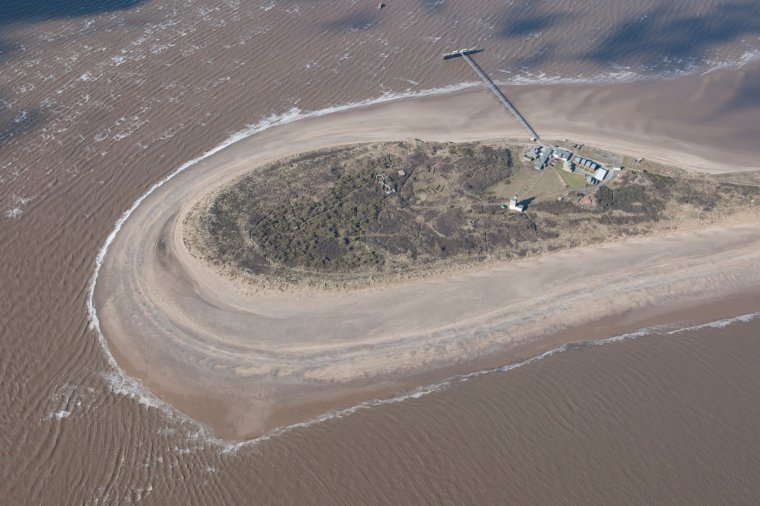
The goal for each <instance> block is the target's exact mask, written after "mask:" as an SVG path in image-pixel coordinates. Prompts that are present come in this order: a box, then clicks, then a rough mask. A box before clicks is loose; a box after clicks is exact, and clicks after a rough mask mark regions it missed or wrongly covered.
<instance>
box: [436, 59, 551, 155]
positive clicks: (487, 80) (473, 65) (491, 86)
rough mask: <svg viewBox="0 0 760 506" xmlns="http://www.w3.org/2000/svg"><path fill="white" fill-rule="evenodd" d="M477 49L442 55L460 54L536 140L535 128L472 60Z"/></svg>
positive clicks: (532, 138)
mask: <svg viewBox="0 0 760 506" xmlns="http://www.w3.org/2000/svg"><path fill="white" fill-rule="evenodd" d="M479 52H480V50H479V49H460V50H459V51H452V52H451V53H448V54H445V55H443V59H444V60H448V59H451V58H456V57H458V56H461V57H462V58H464V59H465V61H466V62H467V63H468V64H469V65H470V67H472V70H474V71H475V73H476V74H477V75H478V77H480V79H482V80H483V82H484V83H486V86H488V88H489V89H490V90H491V91H492V92H493V94H494V95H496V98H498V99H499V101H500V102H501V103H502V105H504V107H506V108H507V110H508V111H509V112H511V113H512V115H513V116H514V117H515V118H517V121H519V122H520V124H521V125H522V126H524V127H525V129H526V130H527V131H528V132H529V133H530V138H531V140H533V141H536V140H538V138H539V137H538V134H537V133H536V131H535V130H533V128H532V127H531V126H530V125H529V124H528V122H527V121H526V119H525V118H523V116H522V114H520V113H519V112H518V111H517V109H515V106H513V105H512V102H510V101H509V100H507V97H505V96H504V94H503V93H502V92H501V90H500V89H499V88H497V87H496V85H495V84H494V82H493V81H492V80H491V78H490V77H488V76H487V75H486V73H485V72H483V70H482V69H481V68H480V67H479V66H478V64H477V63H475V60H473V59H472V58H471V57H470V55H471V54H475V53H479Z"/></svg>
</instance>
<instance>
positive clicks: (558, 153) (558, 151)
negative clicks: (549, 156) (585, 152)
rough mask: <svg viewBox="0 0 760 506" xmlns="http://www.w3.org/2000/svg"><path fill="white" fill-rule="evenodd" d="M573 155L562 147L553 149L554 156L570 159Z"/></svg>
mask: <svg viewBox="0 0 760 506" xmlns="http://www.w3.org/2000/svg"><path fill="white" fill-rule="evenodd" d="M572 157H573V154H572V153H571V152H570V151H568V150H566V149H563V148H555V149H554V158H561V159H562V160H570V158H572Z"/></svg>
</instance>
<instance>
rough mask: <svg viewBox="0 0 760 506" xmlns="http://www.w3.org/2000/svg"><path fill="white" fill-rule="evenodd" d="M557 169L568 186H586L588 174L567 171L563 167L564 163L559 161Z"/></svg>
mask: <svg viewBox="0 0 760 506" xmlns="http://www.w3.org/2000/svg"><path fill="white" fill-rule="evenodd" d="M556 171H557V174H559V177H561V178H562V181H564V182H565V185H566V186H568V187H570V188H578V187H583V186H586V176H584V175H583V174H578V173H575V172H567V171H566V170H564V169H562V165H561V164H559V163H558V164H557V167H556Z"/></svg>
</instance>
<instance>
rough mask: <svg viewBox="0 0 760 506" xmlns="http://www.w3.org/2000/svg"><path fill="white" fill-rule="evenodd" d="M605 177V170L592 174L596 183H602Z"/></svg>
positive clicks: (600, 169) (597, 170)
mask: <svg viewBox="0 0 760 506" xmlns="http://www.w3.org/2000/svg"><path fill="white" fill-rule="evenodd" d="M606 177H607V169H602V168H599V169H596V172H594V179H596V180H598V181H604V178H606Z"/></svg>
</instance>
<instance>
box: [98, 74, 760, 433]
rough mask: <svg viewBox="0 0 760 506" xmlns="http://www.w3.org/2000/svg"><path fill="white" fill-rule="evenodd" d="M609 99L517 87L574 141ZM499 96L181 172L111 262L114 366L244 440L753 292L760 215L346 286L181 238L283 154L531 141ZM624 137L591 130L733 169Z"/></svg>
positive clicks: (360, 113) (421, 108)
mask: <svg viewBox="0 0 760 506" xmlns="http://www.w3.org/2000/svg"><path fill="white" fill-rule="evenodd" d="M703 79H704V78H703ZM637 88H638V87H637V86H633V85H630V86H628V89H626V90H619V91H618V93H627V94H628V95H627V96H628V101H627V102H625V104H626V107H627V108H628V109H629V112H627V113H626V114H627V117H628V119H629V120H630V121H632V122H634V121H635V120H636V119H637V117H635V116H633V115H632V114H633V113H632V112H630V111H633V110H634V109H635V107H633V106H632V105H631V104H633V103H635V102H636V96H635V95H631V94H632V93H633V92H634V91H635V90H636V89H637ZM549 91H551V92H553V93H552V94H549ZM598 93H599V91H598V90H595V91H593V92H592V91H589V90H587V89H584V88H582V87H570V89H565V88H563V87H557V88H555V89H553V90H546V89H544V88H541V87H537V88H535V89H524V90H521V93H520V94H518V95H519V97H520V99H521V103H522V104H524V106H523V108H524V109H525V110H526V111H530V114H531V116H530V117H536V118H539V119H540V118H542V117H543V116H542V115H546V116H551V117H553V118H554V119H555V124H556V127H555V128H556V130H548V132H547V134H548V135H554V136H562V134H564V133H568V132H569V131H570V130H571V129H573V128H577V131H581V132H582V131H586V132H589V131H593V130H594V129H596V130H597V132H601V128H600V127H599V126H596V125H593V124H591V125H583V124H581V123H579V122H577V120H576V122H574V123H572V126H571V120H570V118H571V117H572V116H573V114H572V111H573V109H574V107H573V105H575V107H580V104H583V103H585V101H586V98H587V97H588V96H590V95H592V94H598ZM494 102H495V99H494V97H492V96H490V95H489V94H488V93H486V92H484V91H482V90H478V91H471V92H466V93H456V94H451V95H446V96H437V97H429V98H423V99H414V100H411V99H410V100H404V101H400V102H398V103H388V104H381V105H376V106H372V107H366V108H359V109H354V110H350V111H345V112H337V113H332V114H327V115H324V116H320V117H317V118H312V119H306V120H301V121H296V122H293V123H290V124H287V125H283V126H277V127H273V128H271V129H269V130H266V131H264V132H262V133H260V134H257V135H254V136H252V137H250V138H249V139H246V140H244V141H241V142H239V143H237V144H235V145H233V146H232V147H230V148H227V149H226V150H223V151H221V152H219V153H218V154H216V155H214V156H212V157H209V158H207V159H205V160H203V161H202V162H200V163H198V164H197V165H195V166H192V167H190V168H189V169H187V170H185V171H184V172H182V173H180V174H178V175H177V176H176V177H174V178H173V179H171V180H170V181H168V182H167V183H166V184H164V185H163V186H161V187H160V188H158V189H157V190H156V191H154V192H153V193H152V194H150V195H149V196H148V197H147V198H146V199H145V200H144V201H143V202H142V203H141V204H140V205H139V206H138V207H137V208H136V209H135V210H134V212H133V213H132V214H131V215H130V217H129V218H128V220H127V221H126V223H125V224H124V225H123V227H122V228H121V230H120V232H119V234H118V236H117V238H116V240H115V241H114V242H113V243H112V244H111V246H110V248H109V251H108V255H107V256H106V259H105V262H104V264H103V267H102V268H101V271H100V273H99V277H98V284H97V287H96V299H95V302H96V308H97V310H98V316H99V320H100V326H101V330H102V331H103V333H104V335H105V337H106V340H107V341H108V343H109V346H110V347H111V348H112V349H113V350H114V353H115V354H116V355H117V356H118V357H119V358H120V360H121V362H120V363H121V364H124V365H127V369H128V371H129V372H130V373H131V374H133V375H135V376H137V377H138V378H141V379H143V380H144V381H145V383H146V384H147V385H149V386H150V387H151V388H152V389H153V390H154V391H155V392H157V393H158V394H159V395H160V396H161V397H163V398H165V399H166V400H168V401H169V402H170V403H172V404H175V405H181V407H180V409H182V410H183V412H185V413H186V414H189V415H190V416H192V417H193V418H196V419H198V420H200V421H202V422H203V423H205V424H207V425H208V426H209V427H211V428H212V429H213V431H214V432H215V433H216V434H217V435H219V436H220V437H224V438H231V439H243V438H250V437H254V436H259V435H261V434H263V433H266V432H267V431H270V430H272V429H275V428H276V427H278V426H283V425H291V424H295V423H299V422H304V421H307V420H308V419H309V418H311V417H314V416H317V415H320V414H321V413H323V412H325V411H329V410H335V409H343V408H347V407H349V406H351V405H354V404H356V403H357V400H360V401H362V400H365V399H370V398H373V397H376V396H381V397H382V396H388V395H393V394H398V393H400V391H403V390H409V389H413V388H414V387H416V386H424V385H425V383H420V384H415V382H414V380H415V379H416V380H418V381H419V380H420V379H421V378H424V379H425V380H426V381H427V382H428V383H435V382H437V381H440V380H442V379H444V378H445V377H447V376H448V375H451V374H452V373H462V372H467V371H472V370H477V369H476V364H478V363H482V362H484V361H493V359H494V357H498V359H499V360H501V361H502V362H505V361H509V359H510V357H514V356H515V348H516V347H517V346H520V347H521V349H522V353H523V354H524V353H525V352H526V351H528V350H531V349H532V350H533V351H534V352H536V353H537V352H538V351H539V350H542V349H545V348H546V342H547V341H548V340H551V342H553V343H554V344H555V345H557V341H556V338H555V339H552V338H551V337H550V336H552V335H554V334H556V333H557V332H558V331H560V330H565V329H568V328H573V327H579V326H581V325H584V324H589V323H590V322H594V321H599V320H601V319H604V318H609V317H612V316H616V315H620V314H623V313H626V312H632V311H639V312H641V314H642V315H643V314H646V312H647V311H650V312H651V311H653V309H654V312H655V313H657V312H659V313H660V314H663V313H668V312H672V311H674V310H676V309H683V308H686V307H689V306H694V305H696V304H704V303H706V302H712V303H716V302H719V301H720V300H722V299H724V298H726V297H729V296H732V295H735V294H737V293H744V292H748V291H751V290H753V289H754V287H755V286H757V283H758V281H760V267H758V266H760V262H759V260H760V233H759V232H760V226H758V225H757V224H756V217H754V216H752V215H750V216H745V217H744V218H743V220H744V221H745V223H743V224H741V220H740V223H739V224H727V226H723V227H713V228H709V229H705V230H698V231H692V232H681V233H676V234H670V235H667V236H663V237H656V238H644V239H641V238H639V239H635V240H631V241H628V242H625V243H620V244H610V245H600V246H590V247H584V248H579V249H575V250H570V251H567V252H562V253H555V254H551V255H546V256H544V257H543V258H539V259H529V260H523V261H517V262H511V263H507V264H501V265H498V264H497V265H490V266H487V267H485V268H480V269H473V270H471V271H469V272H462V273H456V274H452V275H449V276H438V277H436V278H434V279H427V280H421V281H413V282H412V281H410V282H406V283H400V284H395V285H389V286H384V287H380V288H370V289H365V290H358V291H349V292H338V293H331V292H320V291H316V292H310V291H308V290H307V291H301V292H298V293H281V292H256V291H251V290H247V289H246V287H245V286H244V285H240V284H239V283H236V282H235V281H233V280H230V279H227V278H225V277H223V276H220V275H218V273H216V272H215V271H214V270H213V269H211V268H210V267H209V266H207V265H204V264H203V263H202V262H200V261H198V259H196V258H194V257H193V256H192V255H191V254H190V253H189V251H188V250H187V249H186V247H185V244H184V241H183V232H182V223H183V222H184V217H185V215H186V213H187V212H188V210H189V209H191V208H192V206H193V205H194V204H195V203H196V202H197V201H198V200H200V199H202V198H203V197H204V196H205V195H207V194H208V192H211V191H214V189H215V188H217V187H219V185H221V184H224V183H226V182H228V181H229V180H230V179H232V178H234V177H236V176H239V175H240V174H241V173H244V172H245V171H248V170H253V169H255V167H256V166H259V165H261V164H263V163H266V162H267V161H271V160H274V159H277V158H280V157H282V156H285V155H289V154H293V153H297V152H304V151H308V150H311V149H320V148H325V147H329V146H335V145H341V144H347V143H354V142H363V141H388V140H394V139H400V138H410V137H416V138H421V139H423V140H439V141H447V140H448V141H463V140H469V139H473V140H474V139H483V138H486V139H488V138H496V137H498V136H504V135H519V133H520V130H519V128H520V127H519V125H514V126H507V127H506V128H505V124H506V125H510V124H511V123H514V121H513V120H512V118H511V117H510V116H509V115H508V114H507V113H506V112H505V111H503V110H501V109H500V108H498V107H493V103H494ZM560 104H564V105H565V106H566V107H567V111H568V112H567V116H566V117H565V119H564V122H563V121H561V120H558V119H557V116H558V115H556V114H551V113H549V112H547V111H554V110H556V109H557V108H558V107H559V105H560ZM618 104H619V102H618V101H617V100H615V99H614V98H612V99H610V101H609V102H608V104H607V106H606V109H605V106H604V105H600V107H599V109H598V110H596V112H595V114H596V115H597V117H605V116H607V115H608V114H611V110H612V109H613V108H615V107H616V106H618ZM626 107H622V109H624V110H626ZM640 118H643V116H640ZM547 119H548V118H547ZM641 121H642V123H644V121H643V120H641ZM538 124H540V121H539V122H538ZM626 134H627V135H625V136H621V135H620V134H617V136H616V134H615V133H614V132H611V131H609V130H608V131H606V132H604V134H602V135H599V137H598V138H597V137H596V136H594V137H586V138H583V139H581V141H582V142H588V143H591V144H594V145H603V146H604V147H608V148H610V149H614V150H618V151H623V152H627V153H644V152H647V153H651V154H649V158H653V159H658V160H663V161H668V160H682V164H681V165H682V166H684V167H688V168H691V169H701V170H708V169H709V170H711V171H716V172H719V171H724V172H727V171H732V170H735V165H734V164H733V163H730V161H729V160H726V159H725V158H724V156H723V151H722V146H721V145H712V146H711V145H706V144H703V145H701V146H699V148H700V149H699V150H696V149H691V150H688V151H686V152H685V154H684V155H683V156H682V155H680V154H679V153H678V152H676V151H674V150H675V149H676V147H675V142H674V141H673V140H671V139H668V138H665V137H663V136H662V135H659V136H653V135H652V134H651V131H650V130H648V129H647V128H645V127H644V126H642V127H641V128H640V129H638V130H636V129H632V128H629V129H628V130H627V131H626ZM586 135H589V134H588V133H587V134H586ZM574 137H576V138H577V135H575V136H574ZM736 156H741V155H740V154H739V155H737V154H734V157H736ZM749 163H750V161H749V160H747V161H746V162H745V166H746V167H747V168H750V167H751V166H750V165H749ZM305 176H306V175H305ZM728 225H735V226H728ZM655 308H660V309H659V310H656V309H655ZM724 316H729V315H724ZM642 321H643V320H642ZM619 331H620V332H622V329H619ZM567 338H569V339H575V338H576V336H574V335H572V333H570V334H568V335H567ZM560 344H561V343H560ZM222 393H223V394H222ZM178 401H179V402H178Z"/></svg>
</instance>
